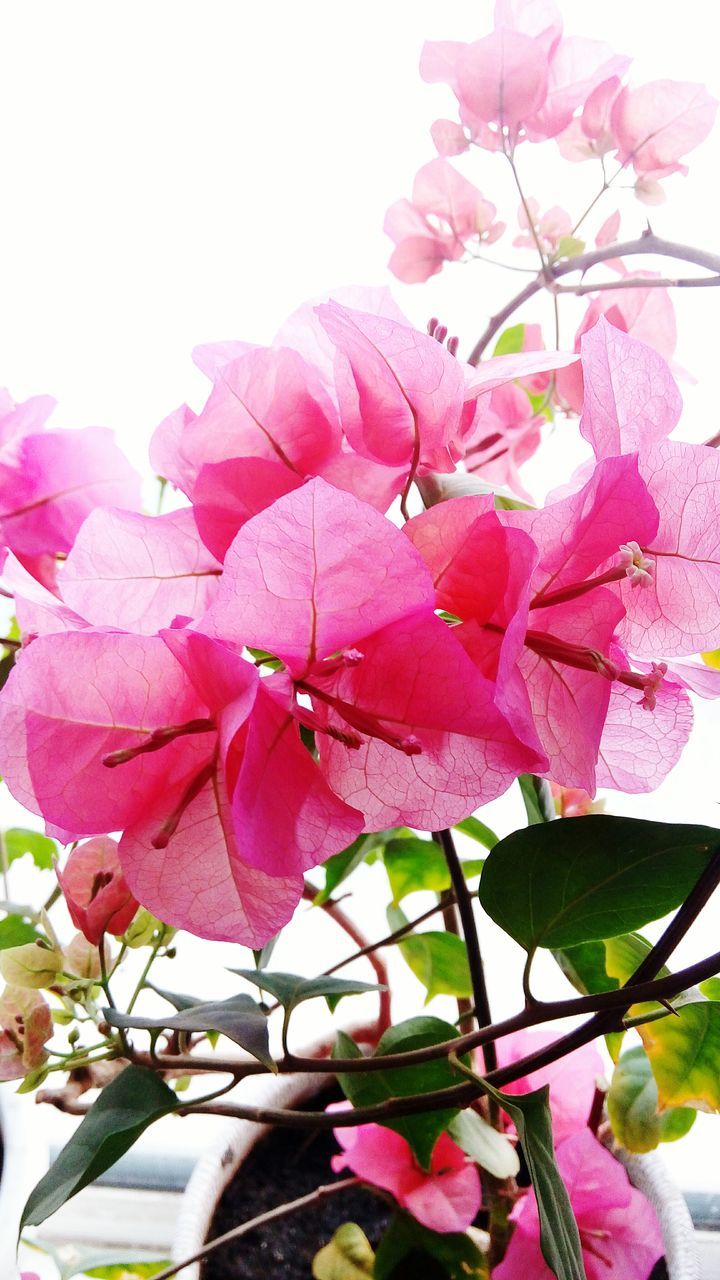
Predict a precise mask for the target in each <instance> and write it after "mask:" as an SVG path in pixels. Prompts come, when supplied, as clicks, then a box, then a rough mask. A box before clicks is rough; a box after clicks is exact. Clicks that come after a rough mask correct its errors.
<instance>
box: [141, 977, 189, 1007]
mask: <svg viewBox="0 0 720 1280" xmlns="http://www.w3.org/2000/svg"><path fill="white" fill-rule="evenodd" d="M146 986H148V987H149V988H150V990H151V991H154V992H155V995H156V996H162V998H163V1000H167V1002H168V1004H171V1005H172V1006H173V1008H174V1009H177V1011H178V1013H182V1011H183V1010H184V1009H194V1008H196V1007H197V1005H199V1004H202V1003H203V1002H202V1000H199V999H198V997H197V996H186V995H183V994H182V992H180V991H165V990H164V988H163V987H156V986H154V985H153V983H152V982H148V983H146Z"/></svg>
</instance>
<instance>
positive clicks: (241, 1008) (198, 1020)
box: [103, 995, 275, 1071]
mask: <svg viewBox="0 0 720 1280" xmlns="http://www.w3.org/2000/svg"><path fill="white" fill-rule="evenodd" d="M103 1015H104V1017H105V1019H106V1020H107V1021H108V1022H109V1023H110V1025H111V1026H112V1027H121V1028H123V1029H124V1030H130V1029H134V1028H139V1029H140V1030H143V1031H158V1030H159V1031H162V1030H165V1029H166V1030H168V1031H219V1032H220V1033H221V1034H222V1035H224V1036H227V1037H228V1039H229V1040H234V1041H235V1044H239V1045H240V1048H241V1049H245V1050H247V1052H248V1053H250V1054H252V1056H253V1058H257V1059H258V1061H259V1062H262V1064H263V1066H266V1067H267V1068H268V1069H269V1070H270V1071H274V1070H275V1063H274V1062H273V1060H272V1058H271V1057H270V1049H269V1045H268V1029H267V1015H266V1014H265V1013H264V1012H263V1010H262V1009H261V1008H260V1006H259V1005H258V1004H257V1003H256V1002H255V1001H254V1000H253V999H252V997H251V996H246V995H237V996H231V997H230V999H229V1000H213V1001H209V1002H207V1003H206V1004H196V1005H191V1006H190V1007H189V1008H188V1007H185V1008H183V1009H181V1010H180V1012H179V1013H176V1014H171V1015H169V1016H168V1017H166V1018H147V1017H145V1016H144V1015H142V1014H133V1013H121V1012H120V1010H119V1009H104V1010H103Z"/></svg>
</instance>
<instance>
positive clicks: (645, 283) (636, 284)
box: [552, 275, 720, 298]
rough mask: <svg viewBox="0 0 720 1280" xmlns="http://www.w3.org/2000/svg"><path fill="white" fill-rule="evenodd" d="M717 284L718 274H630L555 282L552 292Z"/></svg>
mask: <svg viewBox="0 0 720 1280" xmlns="http://www.w3.org/2000/svg"><path fill="white" fill-rule="evenodd" d="M718 284H720V275H717V276H685V277H683V278H682V279H678V278H677V277H675V278H674V279H672V280H671V279H669V278H668V277H667V276H660V277H657V276H655V277H648V276H631V277H630V278H629V279H628V278H625V279H622V280H601V281H599V282H598V283H597V284H556V285H555V286H554V287H553V290H552V292H553V293H554V294H559V293H573V294H575V297H576V298H582V297H583V296H584V295H585V294H586V293H603V292H605V291H606V290H607V289H613V290H615V289H707V288H708V287H712V286H714V285H718Z"/></svg>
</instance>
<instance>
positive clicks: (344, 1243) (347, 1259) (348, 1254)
mask: <svg viewBox="0 0 720 1280" xmlns="http://www.w3.org/2000/svg"><path fill="white" fill-rule="evenodd" d="M374 1265H375V1254H374V1253H373V1251H372V1248H371V1246H370V1241H369V1240H368V1238H367V1236H366V1235H365V1232H364V1231H363V1230H362V1228H361V1227H359V1226H358V1225H357V1223H355V1222H344V1223H343V1225H342V1226H341V1227H338V1229H337V1231H336V1232H335V1235H334V1236H333V1238H332V1240H331V1241H330V1243H329V1244H326V1245H325V1247H324V1248H323V1249H320V1251H319V1253H316V1254H315V1257H314V1258H313V1264H312V1273H313V1277H314V1280H369V1277H371V1276H372V1274H373V1269H374Z"/></svg>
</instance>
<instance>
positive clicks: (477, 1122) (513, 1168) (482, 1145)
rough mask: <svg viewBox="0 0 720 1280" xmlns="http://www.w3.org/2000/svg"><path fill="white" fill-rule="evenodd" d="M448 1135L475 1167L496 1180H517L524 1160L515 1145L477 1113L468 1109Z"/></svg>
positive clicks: (461, 1113) (453, 1121)
mask: <svg viewBox="0 0 720 1280" xmlns="http://www.w3.org/2000/svg"><path fill="white" fill-rule="evenodd" d="M448 1133H449V1134H450V1136H451V1138H454V1139H455V1141H456V1142H457V1144H458V1146H459V1147H461V1148H462V1150H463V1151H464V1152H465V1154H466V1155H468V1156H470V1158H471V1160H474V1161H475V1164H479V1165H480V1166H481V1168H483V1169H487V1171H488V1173H492V1174H493V1175H494V1177H496V1178H514V1177H515V1175H516V1174H517V1173H518V1172H519V1169H520V1160H519V1159H518V1154H517V1151H516V1150H515V1147H514V1146H513V1144H512V1142H511V1141H510V1139H509V1138H508V1137H506V1135H505V1134H504V1133H499V1132H498V1130H497V1129H494V1128H493V1126H492V1125H491V1124H488V1122H487V1120H483V1118H482V1116H481V1115H478V1113H477V1111H473V1110H472V1108H471V1107H467V1108H466V1110H465V1111H461V1112H460V1114H459V1115H458V1116H456V1117H455V1119H454V1120H452V1121H451V1122H450V1124H449V1125H448Z"/></svg>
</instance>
